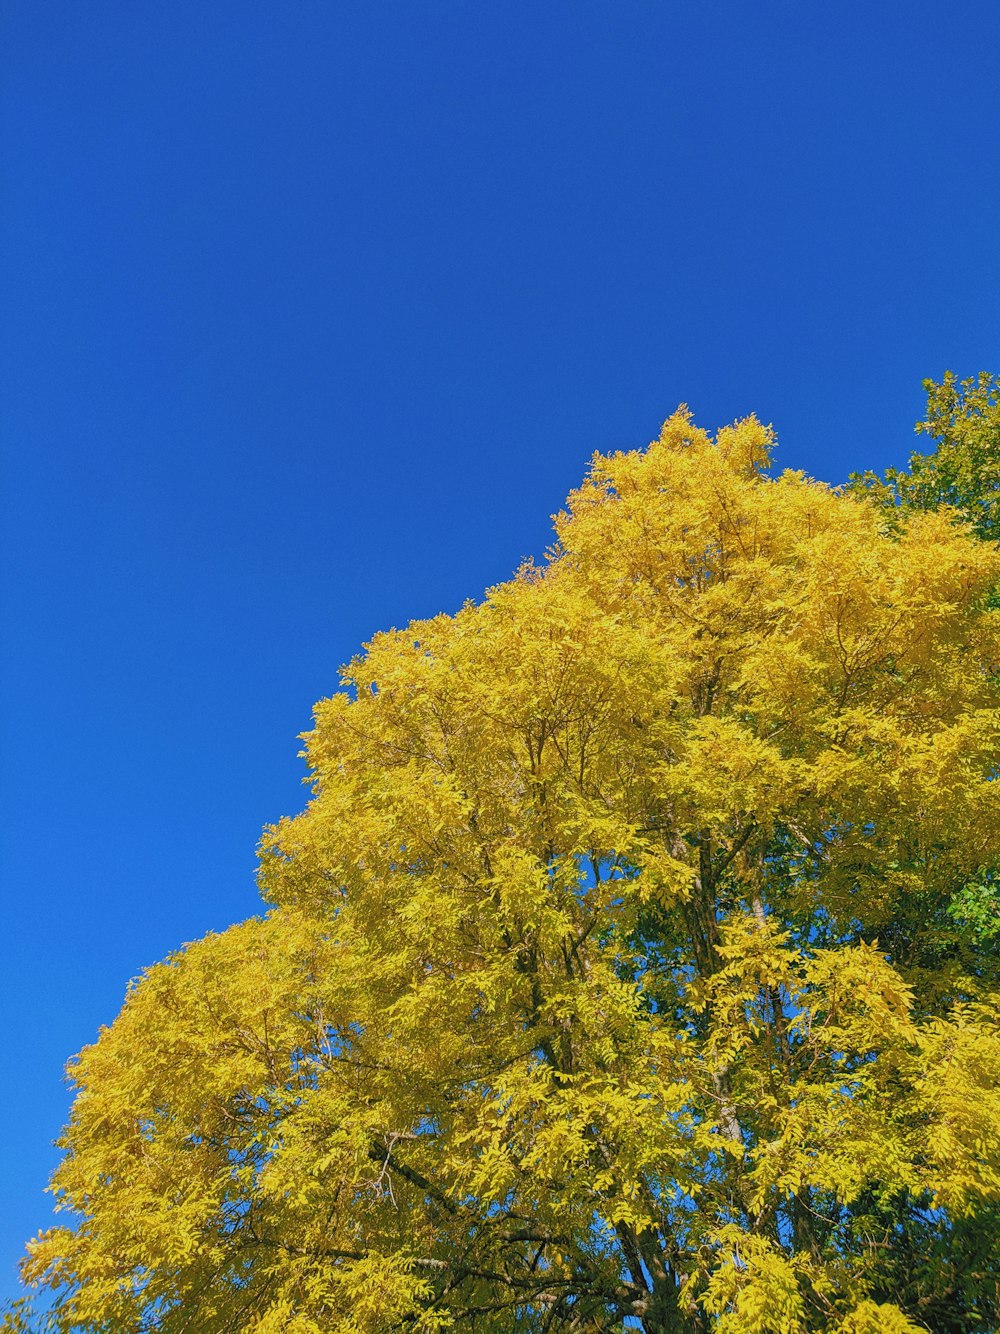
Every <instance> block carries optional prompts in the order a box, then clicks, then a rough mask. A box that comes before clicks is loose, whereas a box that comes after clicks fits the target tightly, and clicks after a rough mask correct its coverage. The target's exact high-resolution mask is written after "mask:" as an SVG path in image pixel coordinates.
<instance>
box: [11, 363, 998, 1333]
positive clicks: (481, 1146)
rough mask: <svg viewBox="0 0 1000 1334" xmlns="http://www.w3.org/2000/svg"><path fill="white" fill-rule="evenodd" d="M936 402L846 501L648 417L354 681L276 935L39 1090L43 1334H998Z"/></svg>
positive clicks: (948, 475)
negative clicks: (978, 1333) (928, 440)
mask: <svg viewBox="0 0 1000 1334" xmlns="http://www.w3.org/2000/svg"><path fill="white" fill-rule="evenodd" d="M932 388H933V392H932V394H931V409H930V415H929V417H928V424H927V429H928V430H931V431H933V432H935V433H938V434H939V435H940V437H941V442H942V443H941V445H940V447H939V449H938V452H937V453H936V454H935V455H931V456H919V458H918V459H917V460H915V462H914V465H913V468H912V471H911V472H910V473H908V474H902V473H900V472H896V473H890V474H888V475H887V478H886V479H885V480H882V481H879V480H878V479H875V478H873V477H871V476H868V477H867V478H860V479H856V481H855V483H854V487H853V489H851V488H849V489H847V490H845V491H837V490H835V489H832V488H830V487H828V486H825V485H822V484H819V483H816V482H814V481H811V480H809V479H808V478H807V477H805V476H804V475H802V474H801V473H796V472H785V473H783V474H782V475H780V476H774V475H773V474H772V472H771V470H770V453H771V448H772V443H773V441H772V438H771V433H770V431H769V430H768V429H767V428H766V427H764V426H763V425H761V424H760V423H759V422H758V421H756V420H755V419H753V418H749V419H747V420H744V421H741V422H738V423H736V424H735V425H734V426H732V427H730V428H727V429H725V430H722V431H720V432H719V433H718V434H717V436H716V437H715V438H714V439H713V438H710V437H709V436H708V435H707V434H706V433H705V432H703V431H701V430H699V429H698V428H696V427H695V426H694V425H693V423H692V421H691V419H690V417H689V415H688V414H687V413H686V412H685V411H683V410H682V411H679V412H678V413H677V414H675V415H674V416H673V417H671V418H670V420H669V421H668V422H667V423H666V424H665V426H664V428H663V431H662V433H661V435H660V437H659V438H658V439H657V440H656V441H655V442H654V443H653V444H652V445H650V447H649V448H648V449H647V450H645V451H643V452H631V453H620V454H614V455H611V456H607V457H600V456H599V457H596V458H595V460H594V463H593V466H592V468H591V471H590V474H589V476H588V478H587V479H586V481H585V482H584V484H583V485H582V486H581V488H580V489H579V490H577V491H576V492H574V493H573V495H571V497H570V499H569V501H568V505H567V509H566V511H565V512H564V513H562V514H560V515H559V516H557V520H556V533H557V544H556V546H555V547H554V549H553V551H552V553H551V557H550V559H549V560H548V562H547V564H546V565H545V567H544V568H535V567H534V566H531V565H529V566H527V567H525V568H524V569H522V570H521V572H520V573H519V575H518V576H517V577H516V578H515V579H514V580H513V581H511V582H510V583H507V584H504V585H502V586H501V587H498V588H495V589H493V590H492V591H491V592H490V593H489V595H488V597H487V598H486V600H485V601H484V602H483V603H482V604H481V605H469V606H466V607H465V608H463V609H462V610H461V611H460V612H459V613H458V614H457V615H455V616H440V617H437V618H434V619H432V620H429V621H424V622H420V623H415V624H412V625H410V626H408V627H407V628H406V629H404V630H400V631H392V632H390V633H387V634H382V635H379V636H377V637H376V638H375V639H374V640H373V641H372V643H371V644H370V645H369V646H368V647H367V651H366V652H365V653H364V654H363V655H362V656H360V657H359V658H357V659H356V660H355V661H354V662H353V663H352V664H351V665H350V666H349V668H348V669H346V672H345V677H344V682H343V686H344V688H343V690H342V691H341V693H339V694H337V695H335V696H333V697H332V698H331V699H327V700H324V701H323V702H322V703H320V704H319V705H318V706H317V709H316V716H315V726H314V728H313V730H312V731H311V732H310V733H309V734H308V736H307V738H306V746H307V751H306V753H307V755H308V759H309V764H310V766H311V773H312V782H313V796H312V800H311V802H310V804H309V806H308V808H307V809H306V810H305V811H304V812H303V813H302V814H301V815H299V816H297V817H296V818H294V819H289V820H285V821H283V822H281V823H280V824H279V825H277V826H276V827H275V828H273V829H271V830H270V831H268V833H267V835H266V837H265V840H264V843H263V846H262V860H261V885H262V889H263V892H264V895H265V897H266V900H267V902H268V904H269V905H270V907H269V911H268V913H267V915H266V916H265V917H263V918H262V919H259V920H253V921H249V922H246V923H244V924H242V925H240V926H236V927H233V928H232V929H231V930H229V931H226V932H224V933H222V934H221V935H213V936H209V937H208V938H206V939H204V940H201V941H199V942H197V943H196V944H193V945H191V946H189V947H187V948H185V949H184V950H182V951H180V952H179V953H178V954H176V955H175V956H173V957H172V958H171V959H169V960H167V961H166V962H165V963H163V964H160V965H158V966H157V967H155V968H152V969H151V970H150V971H149V972H148V973H147V974H146V975H145V976H144V977H143V978H142V979H141V980H140V981H139V982H138V983H137V984H136V985H135V986H134V987H133V989H132V990H131V992H130V994H129V996H128V999H127V1001H126V1004H125V1006H124V1008H123V1010H122V1012H121V1014H120V1016H119V1017H118V1019H117V1020H116V1021H115V1023H114V1024H113V1025H112V1026H111V1027H110V1028H108V1029H107V1030H105V1031H104V1032H103V1033H102V1034H101V1036H100V1039H99V1040H98V1041H97V1042H96V1043H95V1044H94V1045H93V1046H91V1047H89V1048H87V1049H86V1050H85V1051H84V1052H83V1053H82V1054H81V1055H80V1057H79V1058H78V1060H77V1062H76V1063H75V1065H74V1066H73V1069H72V1075H73V1079H74V1081H75V1083H76V1086H77V1089H78V1094H77V1098H76V1102H75V1105H74V1109H73V1114H72V1121H71V1123H70V1126H69V1128H68V1130H67V1132H66V1135H65V1139H64V1148H65V1157H64V1160H63V1163H62V1165H61V1167H60V1168H59V1170H58V1173H57V1175H56V1181H55V1185H56V1188H57V1190H58V1192H59V1196H60V1199H61V1201H62V1202H63V1204H64V1205H65V1206H66V1208H67V1209H68V1210H70V1211H72V1213H71V1215H70V1218H69V1221H68V1223H67V1225H66V1226H64V1227H60V1228H56V1229H54V1230H52V1231H50V1232H48V1233H46V1234H44V1235H42V1236H40V1237H39V1238H38V1239H37V1240H35V1241H34V1242H33V1243H32V1244H31V1248H30V1258H29V1260H28V1261H27V1265H26V1273H27V1277H28V1278H29V1280H32V1281H36V1282H42V1283H47V1284H49V1285H51V1286H52V1288H53V1290H54V1292H55V1293H56V1313H55V1315H54V1316H53V1321H54V1327H55V1328H58V1329H59V1330H60V1331H71V1330H81V1331H82V1330H86V1331H93V1332H95V1334H99V1332H104V1331H107V1332H108V1334H111V1331H114V1332H115V1334H133V1332H134V1334H138V1332H139V1331H145V1330H153V1329H156V1330H160V1331H163V1332H164V1334H182V1331H193V1330H197V1331H198V1334H223V1332H224V1331H226V1332H228V1331H232V1332H234V1334H235V1332H236V1331H241V1332H242V1331H246V1334H334V1332H336V1334H362V1332H364V1334H374V1332H375V1331H385V1330H390V1329H412V1330H420V1331H426V1332H428V1334H429V1332H430V1331H436V1330H437V1331H439V1330H445V1329H452V1328H457V1329H463V1330H474V1331H483V1332H484V1334H486V1332H487V1331H495V1332H496V1334H499V1332H501V1331H509V1330H511V1329H518V1330H524V1331H533V1330H534V1331H539V1332H541V1331H546V1330H552V1331H558V1330H566V1331H569V1330H577V1331H599V1330H618V1329H626V1328H639V1329H642V1330H645V1331H647V1332H648V1334H653V1331H664V1330H676V1331H686V1332H688V1334H699V1332H701V1334H704V1332H707V1331H715V1332H717V1334H736V1332H739V1334H806V1332H807V1331H809V1332H812V1331H823V1332H825V1334H917V1331H921V1330H928V1329H931V1330H934V1331H954V1332H955V1334H961V1332H964V1331H970V1332H971V1331H973V1330H983V1329H996V1328H997V1327H998V1322H1000V1287H998V1279H997V1274H998V1272H1000V1009H998V1004H997V1001H998V983H1000V977H998V974H1000V950H998V932H997V925H996V915H995V911H996V910H995V897H994V888H993V887H994V886H995V884H996V883H997V881H996V877H997V875H998V874H1000V784H997V783H996V782H994V778H995V776H996V766H997V742H998V735H1000V711H998V706H1000V698H998V680H997V669H998V663H1000V635H998V622H997V613H996V612H995V611H994V609H993V605H992V604H993V599H992V590H993V588H994V587H995V586H996V584H997V581H998V578H1000V552H998V550H997V548H996V547H995V545H994V543H993V542H992V541H990V540H982V539H983V538H984V537H985V538H992V537H995V536H996V527H997V522H998V520H997V513H998V510H997V501H996V496H995V492H996V480H995V479H996V473H995V470H994V469H995V463H996V461H997V458H998V457H1000V451H998V449H997V444H998V441H997V437H996V435H995V434H994V435H993V436H991V437H989V439H987V436H988V431H989V430H994V431H995V425H996V418H997V415H998V408H997V403H998V399H997V393H996V389H995V388H994V387H992V386H991V384H990V383H989V382H988V380H987V379H980V380H979V381H975V382H968V381H967V382H964V383H962V384H961V385H959V384H957V383H956V381H955V380H954V378H953V377H947V378H946V379H945V381H944V383H943V384H942V385H940V386H933V387H932ZM991 422H992V423H993V425H992V426H991V425H990V423H991ZM984 423H985V425H984ZM984 442H985V444H984ZM987 446H988V447H987ZM977 488H978V490H977ZM873 499H874V500H875V502H876V503H874V504H873V503H872V500H873ZM943 503H945V504H947V505H951V506H955V507H958V508H959V509H964V512H965V514H966V516H967V517H968V518H970V519H971V520H972V521H973V522H974V523H975V524H976V526H977V527H978V530H979V534H981V536H980V535H977V533H976V532H974V531H973V530H972V529H971V528H970V526H969V525H968V524H964V523H962V522H960V521H959V519H960V517H961V516H959V515H957V514H956V512H955V509H948V508H942V507H941V506H942V504H943ZM890 511H891V522H888V523H887V522H886V514H887V513H889V512H890ZM15 1327H16V1317H14V1316H12V1317H11V1318H10V1322H9V1325H8V1328H10V1329H13V1328H15Z"/></svg>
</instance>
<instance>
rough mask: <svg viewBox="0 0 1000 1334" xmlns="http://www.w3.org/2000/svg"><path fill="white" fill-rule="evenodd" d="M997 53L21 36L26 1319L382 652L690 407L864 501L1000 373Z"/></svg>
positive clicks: (2, 1090) (6, 403) (1, 1165)
mask: <svg viewBox="0 0 1000 1334" xmlns="http://www.w3.org/2000/svg"><path fill="white" fill-rule="evenodd" d="M998 49H1000V8H997V7H996V6H993V5H984V4H972V3H962V0H958V3H955V0H953V3H952V4H950V5H949V6H948V7H947V10H946V9H945V7H944V6H943V5H932V4H928V3H921V2H920V0H909V2H908V3H902V2H900V3H875V4H872V3H865V4H862V3H860V0H843V2H842V3H839V4H836V5H830V4H826V5H821V4H818V3H803V0H787V3H771V2H769V0H757V2H756V3H749V0H744V2H741V3H736V2H735V0H732V2H730V3H712V2H711V0H700V2H699V3H697V4H695V3H693V0H690V2H689V3H683V4H682V3H679V2H676V0H675V2H674V3H669V2H668V0H656V2H655V3H653V2H652V0H627V2H625V3H611V2H610V0H607V2H606V3H601V4H597V3H591V2H590V0H550V3H545V4H540V3H538V2H537V0H534V3H520V2H518V0H513V2H512V0H505V3H502V4H495V5H482V4H473V3H471V0H462V2H459V0H398V3H392V4H390V3H384V2H383V0H368V2H367V3H364V4H351V5H348V4H343V3H338V2H335V0H296V3H295V4H279V3H277V2H276V0H272V3H268V4H262V3H253V2H252V0H239V3H237V2H236V0H212V3H210V4H205V3H204V2H203V0H200V2H199V3H197V4H195V3H192V2H191V0H172V3H170V4H169V5H153V4H150V3H145V4H143V3H139V4H137V3H135V0H129V2H128V3H125V2H124V0H123V2H122V3H108V2H107V0H90V2H89V3H88V4H86V5H76V4H70V3H68V2H67V0H64V2H63V3H61V4H59V3H51V2H50V0H6V3H5V5H4V7H3V14H2V17H0V87H2V94H0V99H2V108H0V109H2V117H3V125H4V131H3V141H2V149H0V152H2V163H0V170H2V196H3V197H2V204H0V227H2V246H3V255H4V260H3V265H2V278H0V281H2V285H3V291H2V293H0V301H2V307H0V308H2V311H3V316H2V321H0V343H2V347H0V374H2V382H3V389H2V412H3V420H2V433H3V489H2V502H0V503H2V506H3V515H2V538H0V541H2V544H3V551H2V579H3V586H2V595H3V603H4V606H3V613H2V614H3V626H4V630H5V636H4V637H5V641H6V645H5V649H4V653H3V659H2V666H0V687H2V692H3V710H2V712H3V737H2V755H3V792H2V810H3V815H4V820H5V824H6V828H5V831H4V838H3V849H2V853H3V881H4V905H5V906H4V923H5V943H6V950H5V958H4V967H3V970H2V976H0V1005H2V1011H3V1022H4V1034H5V1045H6V1053H5V1056H6V1059H5V1078H4V1080H3V1081H0V1124H2V1127H3V1131H4V1135H3V1139H4V1144H5V1152H4V1154H3V1157H2V1160H0V1200H2V1207H0V1298H2V1297H3V1296H4V1295H6V1294H8V1293H9V1292H10V1291H12V1289H13V1287H14V1268H13V1267H14V1263H15V1261H16V1258H17V1256H18V1254H19V1253H20V1249H21V1243H22V1240H23V1238H24V1237H25V1236H26V1235H28V1234H30V1233H31V1232H32V1231H33V1230H35V1229H36V1228H37V1227H38V1226H39V1225H42V1224H44V1223H45V1222H46V1221H47V1219H48V1209H49V1206H48V1203H47V1201H46V1199H45V1197H43V1195H42V1193H41V1192H42V1187H43V1185H44V1182H45V1179H46V1177H47V1174H48V1172H49V1171H50V1169H51V1167H52V1166H53V1164H54V1162H55V1158H56V1151H55V1150H54V1149H53V1148H52V1145H51V1141H52V1139H53V1137H54V1136H55V1135H56V1134H57V1133H58V1130H59V1127H60V1124H61V1123H62V1122H63V1120H64V1119H65V1116H66V1113H67V1109H68V1105H69V1099H68V1093H67V1091H66V1088H65V1086H64V1084H63V1081H62V1066H63V1063H64V1061H65V1060H66V1058H67V1057H68V1056H69V1055H70V1054H71V1053H72V1052H74V1051H75V1050H77V1049H79V1048H80V1047H81V1046H82V1045H83V1044H84V1043H87V1042H89V1041H91V1040H92V1039H93V1038H94V1036H95V1034H96V1032H97V1030H98V1027H99V1025H101V1024H102V1023H108V1022H110V1021H111V1019H113V1017H114V1015H115V1013H116V1011H117V1009H118V1007H119V1005H120V1003H121V1000H122V996H123V992H124V989H125V986H126V984H127V982H128V979H129V978H130V977H133V976H134V975H135V974H137V973H138V972H139V971H140V970H141V969H142V968H143V967H145V966H147V965H148V964H150V963H152V962H154V961H155V960H157V959H158V958H161V957H162V956H163V955H164V954H165V953H167V952H168V951H169V950H170V949H171V948H173V947H175V946H177V945H178V944H180V943H181V942H182V941H185V940H191V939H193V938H196V937H197V936H199V935H201V934H203V933H204V932H205V931H208V930H214V929H221V928H223V927H225V926H226V925H228V924H229V923H231V922H233V921H236V920H238V919H240V918H243V917H246V916H247V915H249V914H251V913H253V912H254V911H255V910H256V907H257V899H256V895H255V889H254V880H253V872H254V846H255V843H256V841H257V838H258V835H259V832H260V829H261V826H262V825H263V824H265V823H266V822H268V821H271V820H274V819H276V818H277V817H279V816H280V815H282V814H285V813H291V812H294V811H295V810H297V809H299V808H300V807H301V805H302V803H303V801H304V799H305V793H304V791H303V789H302V787H301V778H302V773H303V770H302V766H301V762H300V761H299V760H298V759H297V758H296V752H297V749H298V743H297V740H296V736H297V733H299V732H300V731H301V730H303V728H304V727H306V726H307V725H308V721H309V714H310V708H311V705H312V703H313V701H314V700H315V699H317V698H319V697H321V696H323V695H324V694H328V693H330V692H331V691H332V690H333V689H334V688H335V687H336V683H337V667H338V664H340V663H341V662H342V661H344V660H345V659H347V658H349V657H350V656H351V655H352V654H353V653H354V652H355V651H356V650H357V648H358V647H359V645H360V644H361V643H362V642H363V641H364V640H365V639H367V638H368V637H369V636H370V635H371V633H372V632H374V631H375V630H377V629H379V628H384V627H386V626H389V625H393V624H397V625H398V624H401V623H404V622H405V621H407V620H409V619H411V618H413V617H416V616H423V615H429V614H432V613H434V612H436V611H439V610H446V611H450V610H454V609H456V608H457V607H458V606H459V605H460V604H461V603H462V602H463V600H465V599H466V598H468V597H476V596H478V595H479V594H480V593H481V591H482V590H483V588H484V587H485V586H487V585H488V584H490V583H494V582H497V581H498V580H500V579H503V578H505V577H506V576H507V575H508V574H510V573H511V572H512V570H513V569H514V568H515V567H516V565H517V564H518V563H519V561H520V559H521V558H522V557H523V556H525V555H527V554H529V553H534V554H540V553H541V552H542V551H543V550H544V548H545V546H546V544H547V542H548V539H549V520H548V516H549V515H550V514H551V513H552V511H553V510H555V509H557V508H558V507H559V505H560V503H561V501H562V499H563V497H564V496H565V493H566V492H567V490H568V489H569V488H570V487H572V486H573V485H575V484H576V483H577V482H578V481H579V479H580V477H581V475H582V472H583V469H584V466H585V464H586V460H587V459H588V457H589V455H590V454H591V453H592V452H593V451H594V450H595V449H601V450H605V449H609V448H619V447H631V446H638V445H642V444H644V443H645V442H646V441H647V440H648V439H649V438H650V437H651V436H652V435H654V434H655V433H656V430H657V428H658V425H659V423H660V421H661V420H662V419H663V418H664V417H665V416H666V415H667V414H668V413H669V412H670V411H672V409H673V408H674V407H675V406H676V405H677V403H678V402H680V401H682V400H683V401H686V402H688V403H690V404H691V406H692V407H693V409H694V411H695V414H696V416H697V418H698V420H699V421H700V422H701V423H703V424H705V425H708V426H713V427H714V426H718V425H720V424H722V423H724V422H726V421H727V420H730V419H732V418H733V417H735V416H737V415H742V414H746V413H748V412H751V411H755V412H757V413H758V414H759V415H760V416H762V417H763V418H765V419H766V420H769V421H773V423H774V424H775V426H776V428H777V430H778V433H779V439H780V442H781V448H780V452H779V461H780V463H781V464H782V465H784V466H790V467H799V468H804V469H806V470H807V471H809V472H811V473H813V474H814V475H816V476H819V477H821V478H824V479H827V480H830V481H839V480H842V479H843V478H844V477H845V475H846V473H847V471H848V470H849V469H851V468H857V467H864V466H879V467H882V466H885V465H886V464H888V463H900V462H902V461H903V460H904V458H905V456H906V453H907V451H908V449H909V448H910V447H911V444H912V424H913V422H914V421H915V419H916V418H917V417H918V415H919V414H920V411H921V407H922V394H921V390H920V380H921V378H922V377H923V376H925V375H939V374H940V373H941V371H943V370H944V369H945V367H951V368H953V369H955V370H956V371H958V372H960V373H963V374H971V373H973V372H975V371H978V370H979V369H981V368H988V369H992V370H1000V291H998V279H997V257H998V254H1000V221H998V220H1000V207H998V206H1000V184H998V183H1000V161H998V158H1000V97H998V92H997V87H998V85H997V78H996V65H995V60H996V52H997V50H998Z"/></svg>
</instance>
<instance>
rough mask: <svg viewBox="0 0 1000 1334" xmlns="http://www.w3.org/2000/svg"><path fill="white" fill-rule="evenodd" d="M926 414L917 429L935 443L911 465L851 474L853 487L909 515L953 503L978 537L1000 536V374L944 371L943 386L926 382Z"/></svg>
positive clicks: (912, 458)
mask: <svg viewBox="0 0 1000 1334" xmlns="http://www.w3.org/2000/svg"><path fill="white" fill-rule="evenodd" d="M924 389H925V390H926V391H927V416H926V418H925V419H924V420H923V421H921V422H917V427H916V429H917V433H918V434H919V435H927V436H930V438H931V439H932V440H935V441H936V442H937V447H936V448H935V450H934V451H933V453H930V454H920V453H917V452H914V453H912V454H911V455H910V466H909V469H900V468H887V469H886V473H885V477H884V478H880V477H879V476H878V474H877V473H874V472H864V473H853V474H852V476H851V483H852V486H853V487H854V489H855V490H862V491H865V490H867V491H868V492H869V493H870V495H871V497H872V498H873V499H875V500H876V502H877V503H878V504H879V505H880V506H881V507H882V508H883V509H885V510H888V511H896V510H898V511H899V512H901V513H908V512H912V511H914V510H933V509H938V508H940V507H941V506H949V507H950V508H951V509H953V510H955V511H956V513H957V514H958V516H959V517H961V518H962V519H964V520H965V521H966V522H967V523H970V524H971V525H972V526H973V528H975V530H976V532H977V533H978V534H979V535H980V537H984V538H987V539H989V540H991V541H994V542H995V541H997V540H998V539H1000V376H997V377H995V378H994V377H993V376H991V375H990V374H988V372H986V371H980V373H979V374H978V375H977V376H976V377H975V378H970V379H968V380H959V379H958V378H957V377H956V376H955V374H954V373H953V372H952V371H945V373H944V379H943V380H942V381H941V383H940V384H937V383H936V382H935V381H934V380H925V381H924Z"/></svg>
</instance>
